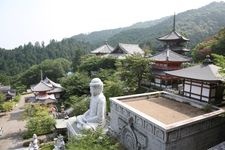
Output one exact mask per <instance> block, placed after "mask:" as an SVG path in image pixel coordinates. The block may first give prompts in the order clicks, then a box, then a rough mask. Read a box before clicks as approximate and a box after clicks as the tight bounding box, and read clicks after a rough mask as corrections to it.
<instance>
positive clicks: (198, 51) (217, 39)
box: [192, 28, 225, 60]
mask: <svg viewBox="0 0 225 150" xmlns="http://www.w3.org/2000/svg"><path fill="white" fill-rule="evenodd" d="M192 53H193V56H194V58H195V60H203V59H204V58H205V56H206V55H209V54H211V53H215V54H219V55H223V56H225V28H223V29H221V30H220V31H219V32H218V33H217V34H215V35H214V36H211V37H208V38H206V39H205V40H204V41H203V42H201V43H199V44H197V46H196V47H195V48H194V50H193V52H192Z"/></svg>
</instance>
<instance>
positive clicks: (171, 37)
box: [157, 30, 189, 42]
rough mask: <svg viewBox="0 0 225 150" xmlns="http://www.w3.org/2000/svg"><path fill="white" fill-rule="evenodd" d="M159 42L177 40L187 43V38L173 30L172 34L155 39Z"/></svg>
mask: <svg viewBox="0 0 225 150" xmlns="http://www.w3.org/2000/svg"><path fill="white" fill-rule="evenodd" d="M157 39H158V40H160V41H174V40H179V41H184V42H185V41H189V39H188V38H186V37H184V36H182V35H181V34H180V33H178V32H177V31H175V30H173V31H172V32H170V33H168V34H166V35H164V36H162V37H159V38H157Z"/></svg>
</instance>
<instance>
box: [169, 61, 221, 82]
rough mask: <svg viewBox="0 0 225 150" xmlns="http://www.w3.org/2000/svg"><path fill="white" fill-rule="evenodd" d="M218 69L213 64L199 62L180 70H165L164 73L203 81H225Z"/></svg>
mask: <svg viewBox="0 0 225 150" xmlns="http://www.w3.org/2000/svg"><path fill="white" fill-rule="evenodd" d="M219 69H220V67H218V66H216V65H213V64H208V65H204V64H200V65H196V66H192V67H188V68H184V69H181V70H176V71H166V73H167V74H169V75H173V76H177V77H182V78H189V79H196V80H203V81H225V80H224V78H223V77H222V76H221V75H220V74H219Z"/></svg>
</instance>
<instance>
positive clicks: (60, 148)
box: [53, 134, 65, 150]
mask: <svg viewBox="0 0 225 150" xmlns="http://www.w3.org/2000/svg"><path fill="white" fill-rule="evenodd" d="M53 150H65V142H64V140H63V136H62V135H61V134H60V135H59V136H58V137H57V138H55V139H54V149H53Z"/></svg>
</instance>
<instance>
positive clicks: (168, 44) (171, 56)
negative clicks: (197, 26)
mask: <svg viewBox="0 0 225 150" xmlns="http://www.w3.org/2000/svg"><path fill="white" fill-rule="evenodd" d="M157 39H158V40H159V41H162V42H163V43H164V50H163V51H161V52H159V53H157V54H155V55H153V56H152V57H150V58H151V59H152V61H153V65H152V72H153V76H154V80H153V81H152V82H151V85H154V86H157V87H160V88H171V87H172V88H178V84H179V83H180V81H179V79H178V78H176V77H174V76H170V75H167V74H165V71H171V70H178V69H181V68H182V66H183V65H182V64H183V63H187V62H190V61H191V59H190V58H188V57H186V56H184V55H182V54H184V52H187V51H189V50H188V49H187V48H186V46H185V43H187V41H189V39H187V38H185V37H184V36H182V35H181V34H179V33H178V32H177V31H176V28H175V15H174V21H173V30H172V31H171V32H170V33H168V34H166V35H164V36H162V37H159V38H157Z"/></svg>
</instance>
